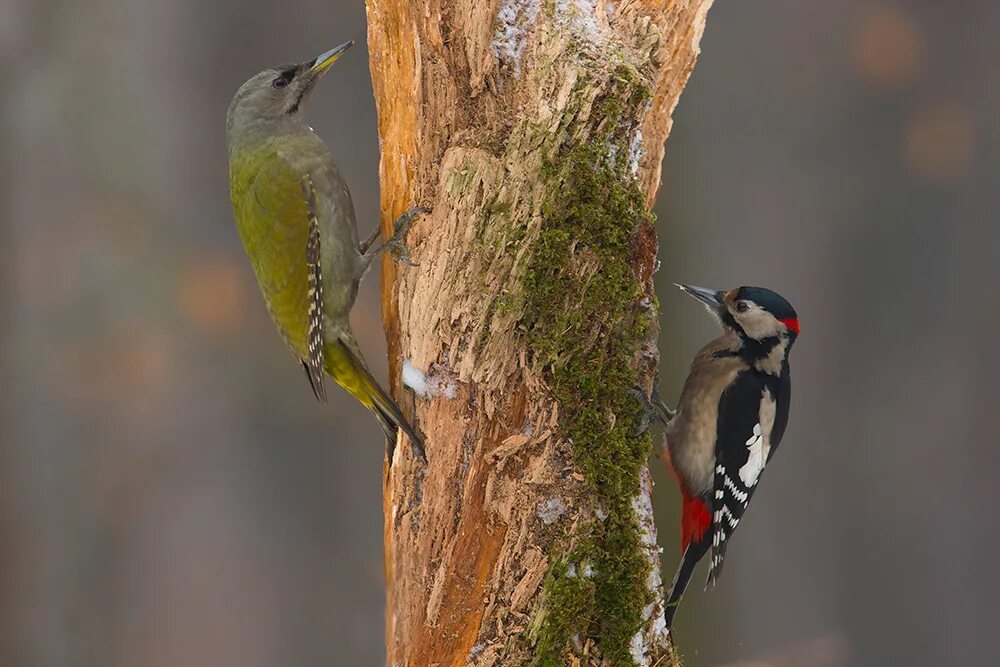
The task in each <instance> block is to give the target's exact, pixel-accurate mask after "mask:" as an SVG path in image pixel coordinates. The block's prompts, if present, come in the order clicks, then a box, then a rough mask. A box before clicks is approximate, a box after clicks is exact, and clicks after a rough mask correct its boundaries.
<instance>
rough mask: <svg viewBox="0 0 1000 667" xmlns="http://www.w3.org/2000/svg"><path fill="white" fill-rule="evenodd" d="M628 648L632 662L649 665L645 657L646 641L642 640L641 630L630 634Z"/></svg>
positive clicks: (644, 666)
mask: <svg viewBox="0 0 1000 667" xmlns="http://www.w3.org/2000/svg"><path fill="white" fill-rule="evenodd" d="M629 649H630V650H631V651H632V662H634V663H635V664H637V665H642V666H643V667H646V666H647V665H649V660H648V659H647V658H646V642H645V641H644V640H643V637H642V631H639V632H637V633H635V634H634V635H632V641H631V642H629Z"/></svg>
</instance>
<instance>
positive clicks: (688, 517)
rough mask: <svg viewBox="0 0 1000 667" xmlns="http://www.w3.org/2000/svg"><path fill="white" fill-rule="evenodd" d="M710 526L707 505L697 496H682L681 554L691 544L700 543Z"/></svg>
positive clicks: (710, 517) (710, 516)
mask: <svg viewBox="0 0 1000 667" xmlns="http://www.w3.org/2000/svg"><path fill="white" fill-rule="evenodd" d="M710 525H712V514H711V512H709V511H708V504H707V503H706V502H705V501H704V500H702V499H701V498H699V497H698V496H689V495H687V494H685V495H684V505H683V507H682V508H681V553H684V550H685V549H687V548H688V545H689V544H691V543H692V542H700V541H701V540H702V538H703V537H705V532H706V531H707V530H708V527H709V526H710Z"/></svg>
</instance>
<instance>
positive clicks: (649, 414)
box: [629, 384, 674, 435]
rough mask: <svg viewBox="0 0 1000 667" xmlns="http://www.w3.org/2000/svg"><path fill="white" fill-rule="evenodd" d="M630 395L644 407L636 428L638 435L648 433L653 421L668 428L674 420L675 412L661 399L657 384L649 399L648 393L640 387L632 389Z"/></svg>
mask: <svg viewBox="0 0 1000 667" xmlns="http://www.w3.org/2000/svg"><path fill="white" fill-rule="evenodd" d="M629 393H630V394H631V395H633V396H634V397H635V399H636V400H637V401H639V404H640V405H642V414H641V415H640V416H639V426H638V427H637V428H636V435H642V434H643V433H645V432H646V431H648V430H649V427H650V426H651V425H652V423H653V420H656V421H658V422H660V423H661V424H662V425H664V426H666V425H667V422H669V421H670V420H671V419H673V418H674V411H673V410H671V409H670V408H668V407H667V406H666V404H665V403H664V402H663V401H662V400H661V399H660V392H659V391H658V390H657V388H656V384H654V385H653V395H652V397H647V396H646V392H645V391H643V390H642V389H641V388H639V387H635V388H633V389H630V390H629Z"/></svg>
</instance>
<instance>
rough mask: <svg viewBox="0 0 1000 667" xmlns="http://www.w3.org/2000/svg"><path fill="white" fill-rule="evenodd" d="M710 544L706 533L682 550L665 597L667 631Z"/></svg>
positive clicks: (664, 613)
mask: <svg viewBox="0 0 1000 667" xmlns="http://www.w3.org/2000/svg"><path fill="white" fill-rule="evenodd" d="M711 542H712V540H711V538H710V537H708V532H705V533H703V534H702V536H701V539H698V540H695V541H692V542H690V543H689V544H688V545H687V546H686V547H685V549H684V555H683V556H681V564H680V565H679V566H678V567H677V573H676V574H675V575H674V583H673V584H672V585H671V586H670V594H669V595H667V604H666V606H665V608H664V612H663V615H664V618H665V619H666V622H667V629H668V630H669V629H670V628H671V626H672V625H673V622H674V614H676V613H677V607H678V605H680V603H681V599H682V598H683V597H684V591H686V590H687V587H688V584H689V583H690V582H691V575H693V574H694V569H695V567H697V565H698V561H700V560H701V559H702V558H703V557H704V556H705V554H706V553H707V552H708V547H709V545H710V544H711Z"/></svg>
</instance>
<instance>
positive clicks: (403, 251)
mask: <svg viewBox="0 0 1000 667" xmlns="http://www.w3.org/2000/svg"><path fill="white" fill-rule="evenodd" d="M421 213H430V210H429V209H426V208H423V207H420V206H416V207H414V208H411V209H410V210H409V211H407V212H406V213H404V214H403V215H401V216H399V218H397V219H396V222H395V223H394V224H393V233H392V237H391V238H390V239H389V240H388V241H386V242H385V243H383V244H382V245H380V246H379V247H378V248H375V249H374V250H372V249H371V245H372V244H373V243H374V242H375V239H376V238H378V230H375V232H374V233H373V234H372V235H371V236H370V237H369V238H368V239H367V240H366V241H365V242H364V243H363V244H362V246H361V252H362V253H364V260H365V262H364V263H365V266H366V267H367V266H368V265H369V264H370V263H371V261H372V260H373V259H375V257H377V256H378V255H379V254H381V253H383V252H385V251H386V250H388V251H389V252H390V253H391V254H392V256H393V257H395V258H396V259H397V260H398V261H400V262H402V263H403V264H405V265H407V266H418V264H417V263H416V262H414V261H413V260H412V259H411V258H410V253H409V250H407V248H406V245H405V244H404V243H403V238H405V237H406V234H407V233H408V232H409V231H410V227H411V226H413V220H414V218H416V217H417V216H418V215H420V214H421Z"/></svg>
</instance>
